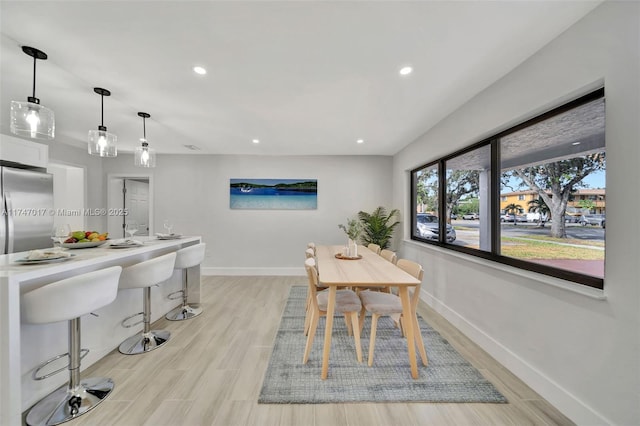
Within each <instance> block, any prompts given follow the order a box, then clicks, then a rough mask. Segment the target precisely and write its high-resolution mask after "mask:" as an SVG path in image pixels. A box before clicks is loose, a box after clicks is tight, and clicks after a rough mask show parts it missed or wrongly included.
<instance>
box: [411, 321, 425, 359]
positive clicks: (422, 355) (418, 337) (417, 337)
mask: <svg viewBox="0 0 640 426" xmlns="http://www.w3.org/2000/svg"><path fill="white" fill-rule="evenodd" d="M413 334H414V335H415V340H416V345H417V346H418V351H419V352H420V358H422V365H424V366H425V367H426V366H427V364H428V363H429V360H428V359H427V351H426V350H425V349H424V342H423V341H422V331H421V330H420V325H419V324H418V317H417V316H416V315H414V316H413Z"/></svg>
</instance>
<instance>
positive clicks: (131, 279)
mask: <svg viewBox="0 0 640 426" xmlns="http://www.w3.org/2000/svg"><path fill="white" fill-rule="evenodd" d="M175 263H176V252H175V251H174V252H173V253H168V254H165V255H162V256H158V257H154V258H153V259H150V260H145V261H143V262H140V263H136V264H135V265H131V266H128V267H126V268H124V269H123V270H122V275H120V285H119V287H120V288H121V289H127V288H143V287H151V286H152V285H156V284H160V283H161V282H164V281H166V280H168V279H169V278H171V275H173V265H175Z"/></svg>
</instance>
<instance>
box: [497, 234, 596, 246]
mask: <svg viewBox="0 0 640 426" xmlns="http://www.w3.org/2000/svg"><path fill="white" fill-rule="evenodd" d="M505 238H507V237H505ZM522 238H528V239H530V240H540V241H550V242H554V243H564V244H576V245H580V246H591V247H604V241H594V240H578V239H576V238H555V237H551V236H549V235H524V236H522Z"/></svg>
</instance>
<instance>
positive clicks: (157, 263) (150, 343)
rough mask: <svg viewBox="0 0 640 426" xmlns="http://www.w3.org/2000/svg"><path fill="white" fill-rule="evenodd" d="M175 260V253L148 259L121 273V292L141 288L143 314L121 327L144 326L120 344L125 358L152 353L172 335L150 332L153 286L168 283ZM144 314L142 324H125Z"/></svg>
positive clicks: (120, 349)
mask: <svg viewBox="0 0 640 426" xmlns="http://www.w3.org/2000/svg"><path fill="white" fill-rule="evenodd" d="M175 261H176V253H175V252H173V253H169V254H165V255H162V256H158V257H156V258H153V259H151V260H145V261H144V262H140V263H138V264H135V265H133V266H129V267H127V268H124V269H123V270H122V275H121V276H120V285H119V288H120V290H124V289H130V288H142V291H143V296H142V312H139V313H137V314H134V315H131V316H129V317H127V318H125V319H124V320H122V326H123V327H126V328H130V327H133V326H135V325H138V324H140V323H142V324H143V330H142V332H141V333H138V334H134V335H133V336H131V337H129V338H128V339H126V340H125V341H124V342H122V343H121V344H120V346H119V347H118V350H119V351H120V352H121V353H123V354H125V355H136V354H141V353H145V352H149V351H152V350H154V349H156V348H159V347H160V346H162V345H164V344H165V343H166V342H167V341H168V340H169V338H170V337H171V333H169V332H168V331H166V330H151V286H154V285H157V284H160V283H161V282H163V281H166V280H168V279H169V278H171V275H173V265H174V263H175ZM138 315H142V321H138V322H136V323H134V324H126V322H127V321H128V320H130V319H131V318H134V317H136V316H138Z"/></svg>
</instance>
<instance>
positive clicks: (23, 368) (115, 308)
mask: <svg viewBox="0 0 640 426" xmlns="http://www.w3.org/2000/svg"><path fill="white" fill-rule="evenodd" d="M137 240H139V241H142V242H143V243H144V244H143V245H141V246H139V247H133V248H126V249H114V248H108V244H105V245H104V246H101V247H95V248H86V249H78V250H69V252H71V253H72V254H73V255H74V256H73V257H72V258H71V259H69V260H66V261H64V262H58V263H48V264H39V265H24V264H20V263H16V261H19V260H20V259H24V258H26V256H27V254H28V253H27V252H21V253H14V254H9V255H2V256H0V425H2V426H5V425H20V424H21V423H22V417H21V416H22V412H23V411H25V410H26V409H28V408H29V407H30V406H31V405H33V404H34V403H36V402H37V401H39V400H40V399H41V398H42V397H44V396H46V395H47V394H48V393H50V392H51V391H53V390H55V389H56V388H58V387H60V386H61V385H63V384H64V383H66V381H67V380H68V374H67V373H66V372H62V373H60V374H56V375H55V376H52V377H50V378H48V379H46V380H42V381H34V380H32V378H31V373H32V371H33V369H34V368H35V367H37V366H38V365H39V364H40V363H42V362H43V361H45V360H47V359H49V358H52V357H54V356H55V355H58V354H62V353H66V352H67V349H68V348H67V338H68V336H67V333H68V331H67V330H68V329H67V323H66V321H64V322H59V323H53V324H26V323H23V322H22V321H21V314H20V300H21V295H22V294H24V293H26V292H28V291H30V290H33V289H35V288H38V287H41V286H43V285H47V284H49V283H52V282H55V281H58V280H61V279H64V278H68V277H71V276H77V275H81V274H87V275H88V278H89V279H90V274H91V272H93V271H96V270H99V269H103V268H106V267H109V266H116V265H118V266H122V267H127V266H130V265H133V264H136V263H138V262H141V261H144V260H148V259H151V258H153V257H157V256H160V255H163V254H166V253H170V252H173V251H176V250H179V249H180V248H183V247H187V246H190V245H193V244H197V243H199V242H200V237H183V238H180V239H174V240H158V239H156V238H148V237H139V238H137ZM188 274H189V290H188V294H189V302H190V303H198V302H199V301H200V268H199V266H196V267H194V268H190V269H189V270H188ZM181 277H182V275H181V274H180V272H179V271H175V272H174V274H173V276H172V278H171V279H170V280H168V281H167V282H165V283H163V284H161V285H160V288H159V289H158V288H155V287H154V288H153V289H152V292H151V293H152V301H151V303H152V315H153V316H152V318H151V320H152V321H155V320H157V319H159V318H161V317H162V316H164V314H165V313H167V312H169V311H170V310H171V309H173V308H175V307H176V306H178V305H179V304H180V303H181V300H169V299H167V295H168V294H169V293H171V292H173V291H176V290H179V289H181V288H182V284H181ZM141 306H142V291H141V289H133V290H122V291H119V292H118V297H117V298H116V300H115V301H114V302H113V303H112V304H110V305H108V306H105V307H104V308H101V309H99V310H97V311H96V312H95V314H97V315H98V316H97V317H96V316H92V315H87V316H85V317H83V318H82V347H83V348H88V349H89V350H90V352H89V354H88V355H87V356H86V357H85V358H84V359H83V360H82V369H83V370H84V369H85V368H86V367H88V366H89V365H91V364H93V363H95V362H96V361H97V360H99V359H100V358H102V357H103V356H105V355H106V354H108V353H109V352H111V351H112V350H113V349H115V348H117V347H118V345H119V344H120V343H121V342H122V341H123V340H124V339H125V338H127V337H128V336H131V335H133V334H135V333H137V332H138V331H140V330H142V325H141V324H140V325H138V326H136V327H133V328H123V327H122V326H121V324H120V323H121V321H122V320H123V319H124V318H125V317H127V316H129V315H132V314H134V313H137V312H140V310H141V309H140V308H141ZM66 362H67V359H66V358H63V359H61V360H60V363H54V364H56V365H55V366H52V368H51V370H54V369H56V368H59V367H61V366H64V365H66ZM51 370H50V369H48V371H51ZM116 386H117V384H116Z"/></svg>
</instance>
